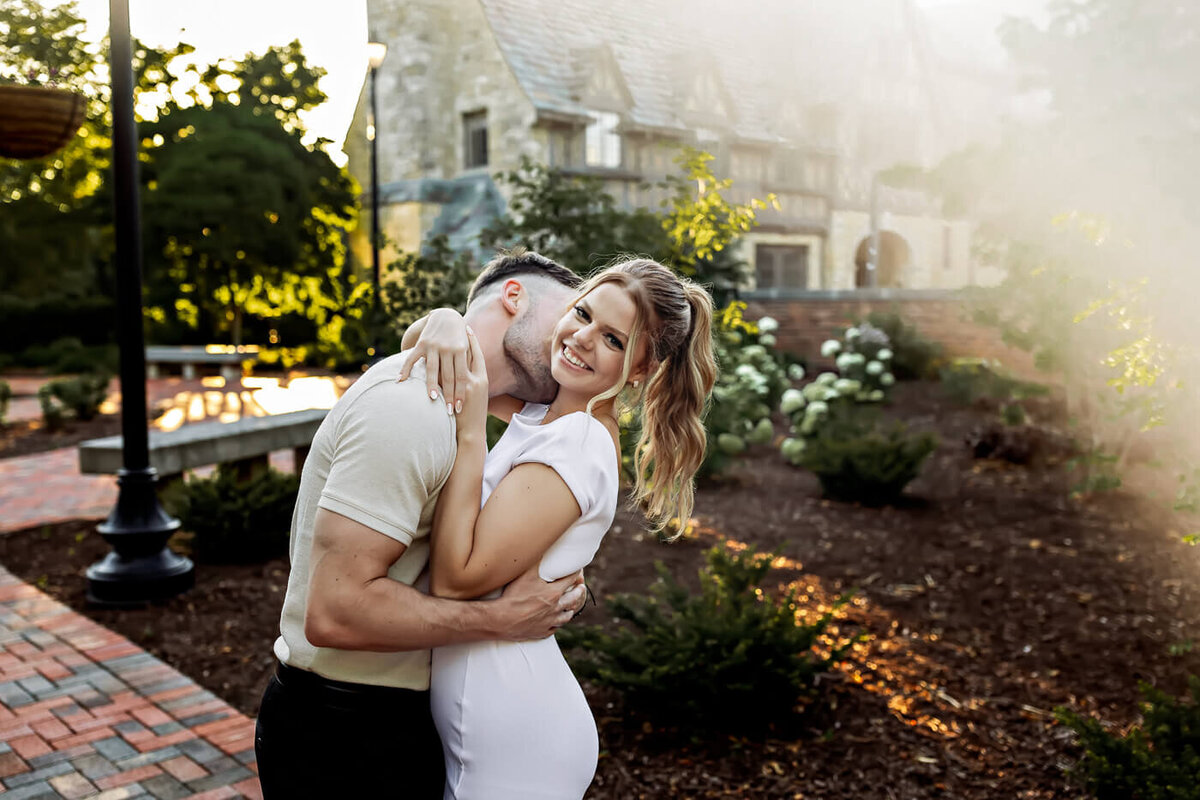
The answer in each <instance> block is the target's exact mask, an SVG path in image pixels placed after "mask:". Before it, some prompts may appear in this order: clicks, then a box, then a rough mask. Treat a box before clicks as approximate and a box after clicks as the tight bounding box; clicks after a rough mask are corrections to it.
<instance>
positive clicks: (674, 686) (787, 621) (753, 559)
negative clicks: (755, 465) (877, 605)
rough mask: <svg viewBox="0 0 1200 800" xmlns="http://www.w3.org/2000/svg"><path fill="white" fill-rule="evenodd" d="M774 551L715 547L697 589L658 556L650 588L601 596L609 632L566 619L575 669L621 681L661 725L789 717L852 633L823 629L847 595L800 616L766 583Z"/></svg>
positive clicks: (807, 700)
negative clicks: (612, 623)
mask: <svg viewBox="0 0 1200 800" xmlns="http://www.w3.org/2000/svg"><path fill="white" fill-rule="evenodd" d="M772 560H773V557H772V556H770V555H765V554H764V555H758V554H756V553H755V552H754V551H753V550H746V551H743V552H740V553H738V552H733V551H731V550H728V549H726V548H722V547H714V548H713V549H711V550H709V551H708V553H707V566H706V567H705V568H704V569H703V570H701V572H700V592H699V594H695V593H692V592H690V591H689V590H688V589H687V588H685V587H684V586H682V585H681V584H679V583H678V582H677V581H676V580H675V579H674V577H672V575H671V574H670V572H669V571H668V570H667V569H666V567H664V566H663V565H662V564H661V563H658V564H656V565H655V567H656V569H657V571H658V575H659V579H658V581H657V582H656V583H654V584H653V585H652V586H651V587H650V590H649V594H648V595H640V594H619V595H615V596H613V597H611V598H609V600H608V601H607V606H608V610H609V611H610V612H611V614H612V615H613V616H614V617H616V618H617V619H618V620H620V621H621V622H622V623H623V624H621V625H620V627H619V628H618V629H617V631H616V632H615V633H608V632H605V630H604V629H602V628H600V627H598V626H592V627H577V626H568V627H566V628H562V629H560V630H559V632H558V637H559V641H560V643H562V645H563V646H564V648H566V649H569V650H571V651H572V664H573V666H574V668H575V670H576V671H577V673H578V674H579V675H580V676H581V677H583V678H586V679H588V680H591V681H593V682H595V683H597V684H600V685H602V686H608V687H612V688H614V689H617V690H619V691H620V692H621V693H622V694H623V695H624V697H625V699H626V701H627V702H628V704H629V706H630V707H631V708H637V709H638V710H639V711H641V712H644V713H645V714H646V715H647V716H648V717H650V718H651V719H654V720H655V721H657V722H659V723H661V724H663V725H666V726H672V727H673V726H679V727H680V728H692V729H703V730H708V731H714V732H722V733H751V732H755V731H762V730H764V729H765V728H766V726H768V725H770V724H772V723H782V722H785V721H787V720H790V719H794V717H795V714H796V711H797V708H798V707H804V708H807V707H808V706H810V705H811V704H812V703H813V702H814V701H815V700H816V699H817V697H818V694H819V693H818V676H820V675H821V674H822V673H825V672H828V671H829V670H830V669H831V668H832V667H833V665H834V664H836V663H837V662H838V661H840V660H841V659H842V657H843V656H844V654H845V652H846V651H847V650H848V649H849V647H850V646H851V645H852V644H853V643H854V642H855V641H857V640H856V639H846V638H845V637H840V636H838V637H832V636H831V634H830V630H829V629H830V625H831V623H832V622H833V620H834V614H835V612H836V610H837V609H838V608H840V607H841V606H842V605H844V604H845V603H846V602H847V600H848V597H839V598H838V599H837V601H836V602H835V604H834V609H833V610H831V611H828V612H826V613H824V614H822V615H821V616H820V617H819V618H817V619H816V620H814V621H812V622H805V621H802V620H800V619H799V618H798V614H797V612H798V611H799V609H800V600H799V597H798V590H797V589H796V588H794V587H793V588H791V589H788V590H787V591H786V592H784V593H783V594H782V595H779V596H777V597H773V596H771V595H770V594H768V593H766V592H764V591H763V590H762V588H761V586H762V583H763V580H764V578H765V577H766V574H767V571H768V570H769V569H770V566H771V561H772ZM830 639H835V640H834V641H832V642H831V641H830Z"/></svg>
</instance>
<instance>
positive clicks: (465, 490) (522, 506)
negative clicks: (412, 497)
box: [429, 442, 582, 599]
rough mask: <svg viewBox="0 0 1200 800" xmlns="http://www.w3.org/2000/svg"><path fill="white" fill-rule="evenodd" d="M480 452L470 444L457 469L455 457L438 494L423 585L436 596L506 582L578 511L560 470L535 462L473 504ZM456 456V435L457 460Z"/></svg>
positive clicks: (463, 594)
mask: <svg viewBox="0 0 1200 800" xmlns="http://www.w3.org/2000/svg"><path fill="white" fill-rule="evenodd" d="M484 452H485V451H484V448H483V447H482V446H478V447H473V448H472V454H471V455H469V456H468V457H467V458H468V462H466V463H464V464H463V466H464V469H463V470H462V471H461V472H460V470H459V462H458V461H456V462H455V465H454V470H453V472H451V474H450V479H449V480H448V481H447V482H446V486H445V487H443V489H442V494H441V496H440V497H439V499H438V506H437V511H436V513H435V515H434V521H433V534H432V540H431V541H432V545H431V553H430V560H429V563H430V572H429V588H430V592H431V593H432V594H435V595H437V596H439V597H451V598H457V599H461V598H468V597H480V596H481V595H485V594H487V593H488V592H490V591H492V590H493V589H498V588H500V587H501V586H504V585H506V584H507V583H508V582H509V581H511V580H513V579H514V578H516V577H517V576H518V575H520V574H521V573H523V572H525V571H526V570H528V569H529V568H530V567H532V566H533V565H534V564H536V563H537V562H538V561H539V560H540V559H541V557H542V556H543V555H544V554H545V552H546V551H547V550H549V549H550V545H552V544H554V542H555V541H557V540H558V538H559V537H560V536H562V534H563V531H565V530H566V529H567V528H569V527H570V526H571V524H572V523H574V522H575V521H576V520H577V519H579V516H580V514H581V513H582V511H581V510H580V508H579V504H578V503H577V502H576V500H575V495H573V494H572V493H571V490H570V489H569V488H567V484H566V483H565V482H564V481H563V479H562V478H561V477H560V476H559V474H558V473H557V472H555V471H554V470H553V469H552V468H551V467H548V466H546V465H545V464H538V463H529V464H519V465H518V466H516V467H514V468H513V470H512V471H511V472H509V473H508V475H506V476H504V479H503V480H502V481H500V485H499V486H497V487H496V489H495V491H493V492H492V494H491V495H490V496H489V497H488V501H487V504H486V505H484V507H483V509H482V510H480V509H479V497H480V486H481V484H482V480H483V454H484ZM463 455H464V454H463V445H462V443H461V442H460V443H459V450H458V458H459V460H460V461H461V460H462V459H463ZM468 472H469V473H470V474H468ZM448 492H449V494H447V493H448Z"/></svg>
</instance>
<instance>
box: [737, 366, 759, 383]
mask: <svg viewBox="0 0 1200 800" xmlns="http://www.w3.org/2000/svg"><path fill="white" fill-rule="evenodd" d="M733 374H734V375H737V376H738V377H739V378H746V379H749V380H753V379H754V378H757V377H758V370H757V369H755V368H754V365H753V364H738V365H737V366H736V367H734V370H733Z"/></svg>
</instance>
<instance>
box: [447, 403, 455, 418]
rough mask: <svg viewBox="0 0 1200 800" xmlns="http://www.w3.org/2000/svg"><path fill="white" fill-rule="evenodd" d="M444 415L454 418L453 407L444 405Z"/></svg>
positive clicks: (448, 404)
mask: <svg viewBox="0 0 1200 800" xmlns="http://www.w3.org/2000/svg"><path fill="white" fill-rule="evenodd" d="M446 413H447V414H449V415H450V416H452V417H453V416H454V406H452V405H451V404H450V403H446Z"/></svg>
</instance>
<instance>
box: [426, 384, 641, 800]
mask: <svg viewBox="0 0 1200 800" xmlns="http://www.w3.org/2000/svg"><path fill="white" fill-rule="evenodd" d="M547 408H548V407H547V406H544V405H535V404H532V403H531V404H527V405H526V406H525V407H524V408H523V409H522V410H521V412H520V413H519V414H515V415H514V416H513V418H512V421H511V423H510V424H509V426H508V430H507V431H505V433H504V435H503V436H502V437H501V438H500V441H498V442H497V443H496V445H495V447H493V448H492V450H491V451H490V452H489V453H488V454H487V459H486V460H485V461H484V468H483V502H485V503H486V502H487V499H488V496H489V495H490V494H491V493H492V491H494V490H495V488H496V486H497V485H498V484H499V483H500V481H501V480H502V479H503V478H504V476H505V475H507V474H508V473H509V472H510V471H511V470H512V468H513V467H515V466H517V465H518V464H525V463H530V462H536V463H540V464H546V465H547V466H549V467H551V468H553V469H554V470H555V471H556V472H557V473H558V474H559V476H561V477H562V479H563V481H564V482H565V483H566V484H567V486H568V487H569V488H570V490H571V492H572V494H574V495H575V499H576V501H577V502H578V503H579V508H580V509H581V510H582V512H583V513H582V516H580V518H579V519H578V520H576V522H575V524H573V525H572V526H571V527H570V528H568V529H567V530H566V532H564V533H563V534H562V536H561V537H559V539H558V541H556V542H555V543H554V544H553V545H551V547H550V549H549V550H547V551H546V554H545V555H544V556H543V557H542V560H541V563H540V565H539V567H538V573H539V574H540V575H541V576H542V578H543V579H545V580H547V581H551V580H556V579H558V578H562V577H565V576H567V575H570V574H571V573H573V572H576V571H578V570H580V569H582V568H583V567H585V566H586V565H587V564H588V563H590V562H591V560H592V557H593V556H594V555H595V554H596V550H597V548H599V546H600V541H601V539H603V538H604V534H605V533H607V532H608V529H609V527H610V526H611V525H612V521H613V516H614V514H615V513H616V508H617V487H618V483H617V482H618V469H617V453H616V449H615V448H614V447H613V440H612V436H611V435H610V434H609V432H608V430H607V429H606V428H605V427H604V425H603V423H601V422H600V421H599V420H596V419H594V418H593V417H591V416H589V415H587V414H585V413H583V412H576V413H573V414H567V415H566V416H563V417H560V418H558V419H556V420H553V421H551V422H548V423H546V424H545V425H542V424H540V423H541V421H542V419H543V418H544V417H545V416H546V411H547ZM528 513H529V514H530V515H535V514H537V513H538V512H537V509H536V508H530V509H529V510H528ZM496 594H498V592H497V593H496ZM493 596H494V595H493ZM431 690H432V696H431V702H432V707H433V719H434V722H435V724H436V725H437V729H438V733H439V734H440V735H441V737H442V748H443V750H444V751H445V755H446V792H445V800H535V799H536V798H544V799H545V800H577V798H582V797H583V795H584V792H586V791H587V788H588V785H589V784H590V783H591V781H592V776H593V775H594V774H595V771H596V759H597V756H598V753H599V740H598V737H597V734H596V723H595V720H594V719H593V718H592V713H591V710H590V709H589V708H588V705H587V701H586V700H585V699H584V696H583V690H582V689H581V688H580V687H579V682H578V681H576V680H575V676H574V675H572V674H571V670H570V668H569V667H568V666H567V662H566V660H565V659H564V658H563V655H562V653H561V652H560V651H559V649H558V643H557V642H556V641H555V640H554V637H553V636H551V637H549V638H546V639H541V640H539V641H535V642H475V643H472V644H464V645H453V646H449V647H438V648H435V649H434V651H433V676H432V683H431Z"/></svg>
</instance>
